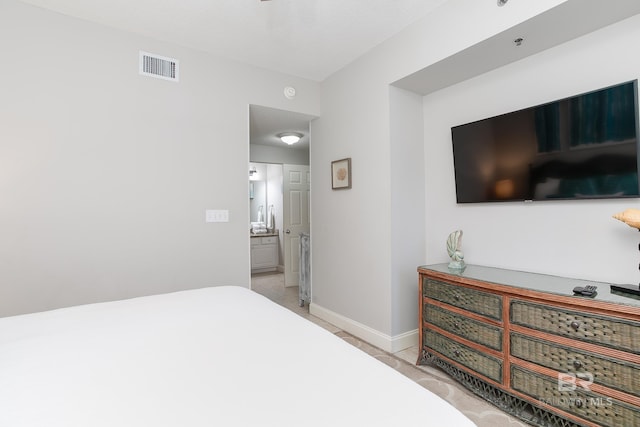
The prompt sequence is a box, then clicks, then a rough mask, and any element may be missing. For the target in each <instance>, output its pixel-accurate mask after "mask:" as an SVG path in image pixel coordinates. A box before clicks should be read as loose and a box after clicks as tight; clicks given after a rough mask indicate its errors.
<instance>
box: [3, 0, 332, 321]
mask: <svg viewBox="0 0 640 427" xmlns="http://www.w3.org/2000/svg"><path fill="white" fill-rule="evenodd" d="M0 40H2V43H0V57H1V58H2V64H3V71H2V79H0V94H1V102H0V236H1V237H0V315H11V314H16V313H24V312H31V311H38V310H44V309H48V308H55V307H62V306H68V305H73V304H79V303H86V302H93V301H103V300H110V299H118V298H125V297H129V296H136V295H145V294H153V293H160V292H165V291H173V290H179V289H188V288H197V287H202V286H215V285H224V284H231V285H240V286H246V287H248V286H249V282H250V258H249V239H248V238H247V225H248V222H249V217H248V211H249V206H248V203H249V201H248V197H247V192H248V180H247V171H248V169H247V168H248V160H249V145H248V141H249V135H248V129H249V121H248V118H249V105H250V104H259V105H266V106H270V107H273V108H279V109H285V110H289V111H297V112H301V113H305V114H313V115H319V113H320V107H319V105H320V103H319V85H318V84H317V83H315V82H310V81H306V80H303V79H299V78H295V77H291V76H286V75H282V74H278V73H271V72H267V71H264V70H261V69H257V68H253V67H248V66H244V65H240V64H237V63H234V62H230V61H226V60H221V59H218V58H215V57H213V56H210V55H207V54H204V53H201V52H198V51H194V50H190V49H186V48H183V47H180V46H176V45H171V44H166V43H162V42H159V41H155V40H151V39H147V38H143V37H140V36H137V35H133V34H128V33H124V32H120V31H116V30H111V29H108V28H105V27H101V26H98V25H94V24H91V23H88V22H83V21H80V20H76V19H72V18H69V17H65V16H63V15H60V14H56V13H52V12H48V11H45V10H41V9H37V8H34V7H32V6H28V5H25V4H22V3H19V2H17V1H14V0H3V1H2V2H0ZM139 50H145V51H148V52H153V53H158V54H161V55H165V56H170V57H175V58H177V59H179V60H180V66H181V70H180V82H179V83H173V82H167V81H162V80H158V79H152V78H146V77H141V76H139V75H138V51H139ZM289 85H291V86H294V87H296V89H297V93H298V96H297V97H296V99H295V100H292V101H290V100H287V99H285V98H284V96H283V95H282V88H283V87H285V86H289ZM205 209H228V210H229V215H230V221H229V223H223V224H205V222H204V214H205Z"/></svg>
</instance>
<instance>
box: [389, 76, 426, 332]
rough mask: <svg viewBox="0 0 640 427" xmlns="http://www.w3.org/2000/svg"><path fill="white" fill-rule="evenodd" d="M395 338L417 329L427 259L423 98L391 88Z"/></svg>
mask: <svg viewBox="0 0 640 427" xmlns="http://www.w3.org/2000/svg"><path fill="white" fill-rule="evenodd" d="M389 91H390V127H391V133H390V135H391V137H390V141H391V156H390V161H391V266H392V267H391V301H392V304H391V316H392V317H391V320H392V336H397V335H399V334H402V333H404V332H407V331H412V330H414V329H415V328H416V320H415V319H417V318H418V304H416V296H417V295H418V291H417V286H416V283H417V273H416V267H417V266H418V265H421V264H423V263H424V259H425V258H424V253H425V241H424V239H420V238H416V235H417V236H422V235H424V233H425V222H424V218H425V192H424V180H425V170H424V144H423V141H424V129H423V113H422V99H423V98H422V96H419V95H417V94H415V93H412V92H408V91H406V90H402V89H398V88H395V87H390V88H389Z"/></svg>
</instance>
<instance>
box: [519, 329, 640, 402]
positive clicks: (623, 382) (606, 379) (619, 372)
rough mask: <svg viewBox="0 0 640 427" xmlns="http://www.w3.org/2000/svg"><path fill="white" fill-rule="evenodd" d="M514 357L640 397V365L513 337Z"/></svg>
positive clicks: (527, 338)
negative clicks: (588, 377)
mask: <svg viewBox="0 0 640 427" xmlns="http://www.w3.org/2000/svg"><path fill="white" fill-rule="evenodd" d="M511 354H512V355H513V356H515V357H518V358H520V359H523V360H527V361H529V362H533V363H537V364H538V365H541V366H545V367H547V368H551V369H555V370H556V371H558V372H564V373H572V374H576V375H579V374H586V375H589V376H593V382H594V383H597V384H601V385H604V386H606V387H611V388H615V389H618V390H620V391H624V392H627V393H631V394H635V395H636V396H640V365H638V364H635V363H630V362H625V361H621V360H616V359H613V358H609V357H604V356H599V355H597V354H595V353H591V352H588V351H583V350H576V349H573V348H570V347H565V346H561V345H558V344H555V343H550V342H548V341H544V340H539V339H535V338H530V337H527V336H524V335H520V334H517V333H512V334H511Z"/></svg>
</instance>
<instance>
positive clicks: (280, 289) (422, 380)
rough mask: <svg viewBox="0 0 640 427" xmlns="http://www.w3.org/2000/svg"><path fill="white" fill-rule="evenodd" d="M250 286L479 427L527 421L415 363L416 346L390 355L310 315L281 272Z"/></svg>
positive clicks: (514, 426)
mask: <svg viewBox="0 0 640 427" xmlns="http://www.w3.org/2000/svg"><path fill="white" fill-rule="evenodd" d="M251 287H252V289H253V290H254V291H256V292H258V293H260V294H262V295H264V296H266V297H267V298H269V299H270V300H272V301H274V302H276V303H278V304H280V305H282V306H284V307H286V308H288V309H289V310H291V311H293V312H295V313H297V314H299V315H300V316H302V317H304V318H306V319H308V320H310V321H312V322H314V323H316V324H318V325H320V326H322V327H323V328H325V329H327V330H329V331H330V332H332V333H334V334H336V335H337V336H339V337H341V338H342V339H344V340H345V341H347V342H349V343H350V344H352V345H354V346H356V347H358V348H360V349H361V350H362V351H364V352H366V353H368V354H370V355H371V356H373V357H375V358H376V359H378V360H380V361H382V362H384V363H386V364H387V365H389V366H391V367H392V368H393V369H395V370H397V371H398V372H400V373H402V374H403V375H406V376H407V377H409V378H411V379H413V380H414V381H416V382H417V383H418V384H420V385H422V386H423V387H425V388H426V389H428V390H430V391H432V392H433V393H435V394H437V395H438V396H440V397H442V398H443V399H445V400H447V401H448V402H450V403H451V404H452V405H453V406H455V407H456V408H458V409H459V410H460V411H461V412H462V413H464V414H465V415H466V416H467V417H468V418H469V419H471V420H472V421H473V422H474V423H476V424H477V425H478V426H479V427H498V426H500V427H503V426H511V427H525V426H526V424H524V423H522V422H520V421H518V420H517V419H515V418H513V417H511V416H510V415H507V414H506V413H504V412H502V411H501V410H499V409H497V408H496V407H494V406H493V405H491V404H489V403H487V402H485V401H484V400H482V399H480V398H478V397H477V396H475V395H474V394H473V393H471V392H469V391H468V390H467V389H465V388H464V387H462V386H461V385H459V384H458V383H456V382H455V381H454V380H453V379H451V377H449V376H448V375H447V374H446V373H444V372H443V371H440V370H439V369H437V368H434V367H431V366H416V365H415V362H416V360H417V359H418V348H417V346H416V347H411V348H408V349H406V350H403V351H400V352H398V353H395V354H389V353H387V352H385V351H383V350H381V349H379V348H377V347H374V346H372V345H370V344H368V343H366V342H364V341H362V340H360V339H358V338H356V337H354V336H352V335H350V334H348V333H346V332H344V331H342V330H341V329H340V328H338V327H336V326H334V325H332V324H331V323H328V322H325V321H324V320H322V319H319V318H317V317H315V316H312V315H311V314H309V308H308V306H307V305H305V306H304V307H300V306H299V300H298V288H297V287H291V288H285V287H284V276H283V274H281V273H279V274H274V273H264V274H257V275H254V276H252V278H251Z"/></svg>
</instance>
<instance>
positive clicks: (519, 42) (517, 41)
mask: <svg viewBox="0 0 640 427" xmlns="http://www.w3.org/2000/svg"><path fill="white" fill-rule="evenodd" d="M523 41H524V39H523V38H522V37H518V38H517V39H515V40H514V41H513V43H514V44H515V45H516V46H522V42H523Z"/></svg>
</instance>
